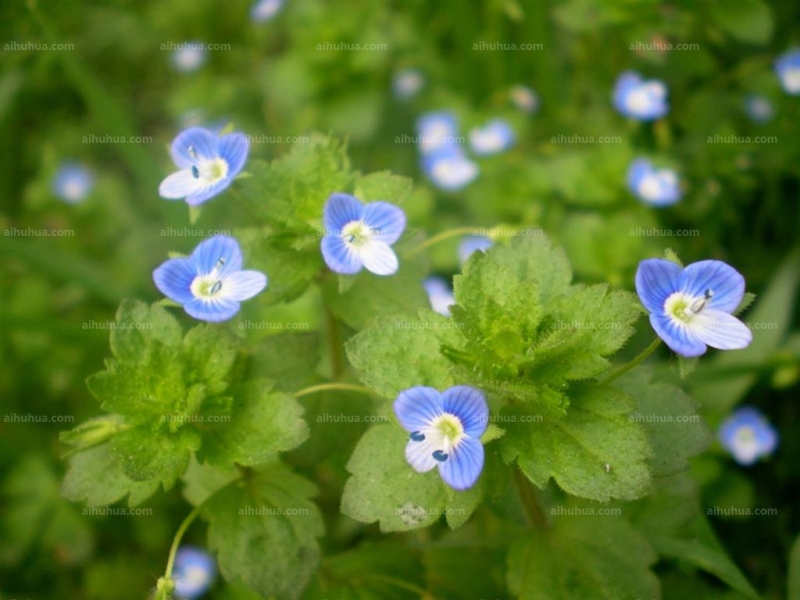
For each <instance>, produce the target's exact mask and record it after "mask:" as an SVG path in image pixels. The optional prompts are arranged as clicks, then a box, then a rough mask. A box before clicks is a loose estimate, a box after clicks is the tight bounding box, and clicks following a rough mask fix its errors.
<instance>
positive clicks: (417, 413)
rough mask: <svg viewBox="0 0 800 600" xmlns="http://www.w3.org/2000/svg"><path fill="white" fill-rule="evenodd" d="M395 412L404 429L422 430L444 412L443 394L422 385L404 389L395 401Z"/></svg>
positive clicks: (411, 431)
mask: <svg viewBox="0 0 800 600" xmlns="http://www.w3.org/2000/svg"><path fill="white" fill-rule="evenodd" d="M394 413H395V414H396V415H397V419H398V421H400V425H402V426H403V429H405V430H406V431H408V432H409V433H413V432H415V431H420V430H421V429H424V428H425V427H427V426H428V425H430V423H431V421H433V420H434V419H435V418H436V417H438V416H439V415H441V414H442V395H441V394H440V393H439V392H438V391H437V390H435V389H433V388H432V387H426V386H421V385H420V386H416V387H412V388H409V389H407V390H403V391H402V392H400V395H398V396H397V399H396V400H395V401H394Z"/></svg>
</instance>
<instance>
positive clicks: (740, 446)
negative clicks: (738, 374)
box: [719, 406, 778, 466]
mask: <svg viewBox="0 0 800 600" xmlns="http://www.w3.org/2000/svg"><path fill="white" fill-rule="evenodd" d="M719 439H720V441H721V442H722V445H723V446H724V447H725V448H726V449H727V450H728V452H730V453H731V455H733V459H734V460H735V461H736V462H737V463H739V464H740V465H744V466H749V465H752V464H753V463H755V462H756V461H757V460H758V459H759V458H761V457H762V456H770V455H771V454H772V453H773V452H775V448H777V446H778V432H777V431H776V430H775V428H774V427H773V426H772V425H770V423H769V421H767V419H766V417H764V415H762V414H761V412H760V411H759V410H758V409H757V408H754V407H752V406H743V407H741V408H740V409H739V410H737V411H736V412H735V413H733V414H732V415H731V416H730V417H728V418H727V419H726V420H725V422H724V423H722V425H721V426H720V429H719Z"/></svg>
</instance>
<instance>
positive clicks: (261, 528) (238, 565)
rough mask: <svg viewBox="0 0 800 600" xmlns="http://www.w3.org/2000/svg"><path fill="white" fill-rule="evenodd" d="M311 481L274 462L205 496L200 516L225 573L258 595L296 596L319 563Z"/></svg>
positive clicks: (318, 519) (320, 529) (318, 520)
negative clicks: (205, 522)
mask: <svg viewBox="0 0 800 600" xmlns="http://www.w3.org/2000/svg"><path fill="white" fill-rule="evenodd" d="M316 491H317V490H316V488H315V486H314V485H313V484H312V483H311V482H309V481H308V480H306V479H304V478H303V477H301V476H299V475H296V474H294V473H292V471H291V470H289V469H288V468H286V467H285V466H283V465H279V464H275V465H272V466H270V467H268V468H265V469H262V470H259V471H258V472H256V473H253V474H252V475H251V476H249V477H248V478H247V479H245V480H241V481H238V482H235V483H231V484H230V485H228V486H226V487H225V488H223V489H221V490H219V491H218V492H217V493H216V494H214V495H213V496H211V497H210V498H209V499H208V500H207V502H206V503H205V504H204V505H203V508H202V512H201V516H202V518H203V519H204V520H206V521H207V522H208V546H209V548H210V549H211V550H213V551H215V552H216V553H217V560H218V563H219V568H220V571H221V572H222V575H223V576H224V577H225V578H226V579H229V580H231V579H235V578H240V579H241V580H242V581H243V582H244V583H245V584H246V585H247V586H248V587H250V588H252V589H253V590H255V591H256V592H258V593H259V594H261V595H262V596H264V597H269V596H275V597H278V598H286V599H288V600H294V599H296V598H299V597H300V594H301V593H302V591H303V588H304V587H305V586H306V585H307V584H308V582H309V580H310V579H311V576H312V574H313V573H314V572H315V570H316V568H317V566H318V564H319V554H320V552H319V545H318V544H317V538H318V537H320V536H321V535H322V533H323V525H322V517H321V515H320V512H319V509H318V508H317V506H316V505H315V504H314V503H313V502H311V501H310V500H309V497H311V496H313V495H314V494H316Z"/></svg>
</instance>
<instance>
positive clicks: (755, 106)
mask: <svg viewBox="0 0 800 600" xmlns="http://www.w3.org/2000/svg"><path fill="white" fill-rule="evenodd" d="M744 109H745V111H746V112H747V115H748V116H749V117H750V118H751V119H753V121H755V122H756V123H766V122H768V121H771V120H772V117H774V116H775V108H774V107H773V106H772V102H770V101H769V99H767V98H766V97H765V96H761V95H759V94H749V95H748V96H747V97H746V98H745V99H744Z"/></svg>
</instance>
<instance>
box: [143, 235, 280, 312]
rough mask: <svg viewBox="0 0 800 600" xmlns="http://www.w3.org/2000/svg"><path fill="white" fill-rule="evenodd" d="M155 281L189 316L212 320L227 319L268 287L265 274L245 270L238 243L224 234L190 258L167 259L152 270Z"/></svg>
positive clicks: (203, 245) (211, 240) (203, 246)
mask: <svg viewBox="0 0 800 600" xmlns="http://www.w3.org/2000/svg"><path fill="white" fill-rule="evenodd" d="M153 281H154V282H155V284H156V287H157V288H158V289H159V290H161V293H162V294H164V295H165V296H166V297H167V298H169V299H170V300H173V301H174V302H177V303H178V304H182V305H183V310H185V311H186V312H187V313H188V314H189V315H190V316H192V317H194V318H195V319H200V320H201V321H210V322H218V321H227V320H228V319H230V318H231V317H233V315H235V314H236V313H237V312H239V308H240V303H241V302H242V301H244V300H248V299H249V298H252V297H253V296H255V295H256V294H258V293H259V292H261V290H263V289H264V288H265V287H266V286H267V276H266V275H264V274H263V273H260V272H259V271H242V251H241V249H240V248H239V244H238V243H237V242H236V240H235V239H233V238H231V237H228V236H225V235H217V236H214V237H212V238H209V239H207V240H205V241H203V242H200V244H198V245H197V247H196V248H195V249H194V252H192V254H191V256H189V257H188V258H173V259H170V260H168V261H166V262H165V263H163V264H162V265H161V266H160V267H158V268H157V269H156V270H155V271H153Z"/></svg>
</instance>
